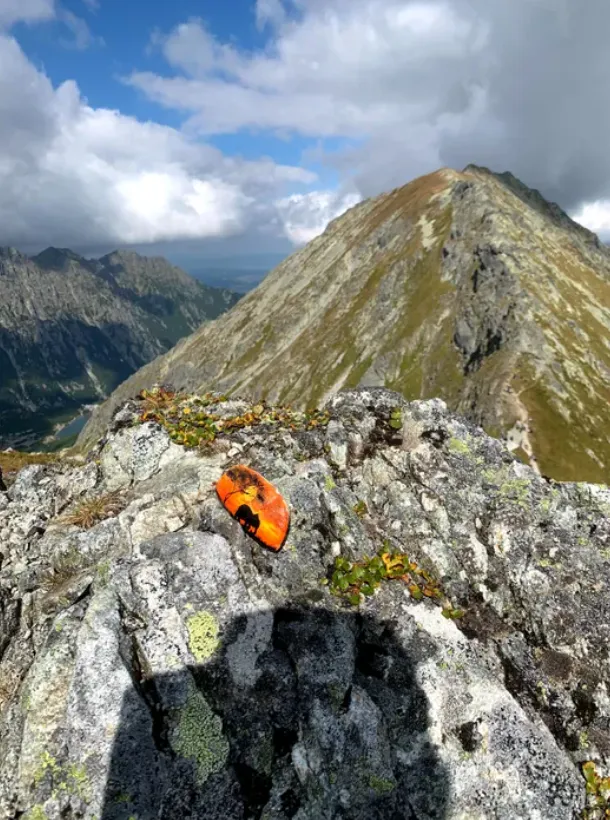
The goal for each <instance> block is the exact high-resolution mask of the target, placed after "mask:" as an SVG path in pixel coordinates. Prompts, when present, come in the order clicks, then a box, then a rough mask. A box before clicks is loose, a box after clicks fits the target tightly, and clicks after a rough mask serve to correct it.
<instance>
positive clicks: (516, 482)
mask: <svg viewBox="0 0 610 820" xmlns="http://www.w3.org/2000/svg"><path fill="white" fill-rule="evenodd" d="M530 487H531V482H530V481H528V479H527V478H513V479H510V480H509V481H505V482H504V483H503V484H502V485H501V486H500V489H499V495H500V497H501V498H504V499H506V500H507V501H511V502H512V503H514V504H516V505H517V506H518V507H522V508H523V509H525V510H527V509H529V504H528V499H529V491H530Z"/></svg>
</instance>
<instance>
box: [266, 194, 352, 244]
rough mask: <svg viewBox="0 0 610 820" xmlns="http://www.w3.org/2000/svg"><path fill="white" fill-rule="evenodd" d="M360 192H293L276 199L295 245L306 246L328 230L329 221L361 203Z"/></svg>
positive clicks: (284, 226) (286, 233)
mask: <svg viewBox="0 0 610 820" xmlns="http://www.w3.org/2000/svg"><path fill="white" fill-rule="evenodd" d="M360 199H361V197H360V196H359V195H358V194H355V193H351V194H343V195H341V194H338V193H337V192H336V191H311V192H310V193H307V194H292V195H291V196H288V197H284V198H282V199H280V200H278V201H277V202H276V207H277V210H278V214H279V218H280V222H281V223H282V226H283V230H284V233H285V235H286V236H287V237H288V239H290V241H291V242H293V243H294V244H295V245H305V244H306V243H307V242H310V241H311V240H312V239H314V238H315V237H316V236H319V235H320V234H321V233H323V232H324V230H325V228H326V227H327V225H328V223H329V222H331V221H332V220H333V219H336V218H337V217H338V216H341V214H342V213H344V212H345V211H347V210H348V209H349V208H352V207H353V206H354V205H357V204H358V203H359V202H360Z"/></svg>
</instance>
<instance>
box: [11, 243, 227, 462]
mask: <svg viewBox="0 0 610 820" xmlns="http://www.w3.org/2000/svg"><path fill="white" fill-rule="evenodd" d="M238 299H239V295H238V294H236V293H234V292H232V291H229V290H227V289H225V288H212V287H207V286H205V285H203V284H202V283H201V282H198V281H196V280H195V279H193V278H192V277H191V276H189V275H188V274H186V273H185V272H184V271H183V270H180V268H177V267H175V266H173V265H171V264H170V263H169V262H167V261H166V260H165V259H162V258H160V257H155V258H147V257H143V256H140V255H138V254H136V253H133V252H125V251H116V252H114V253H110V254H108V255H106V256H103V257H102V258H101V259H85V258H84V257H82V256H79V255H78V254H76V253H74V252H73V251H70V250H68V249H65V248H47V249H46V250H45V251H43V252H42V253H40V254H38V255H37V256H34V257H27V256H25V255H23V254H21V253H19V251H16V250H15V249H13V248H0V447H6V446H9V445H13V446H29V445H32V444H33V443H34V442H35V441H38V440H39V439H40V438H41V437H42V436H44V435H45V434H47V433H49V432H50V431H51V430H52V428H53V425H54V424H55V423H58V422H62V421H65V420H66V419H69V418H70V416H73V415H74V414H75V413H77V412H78V410H79V408H81V407H82V406H83V405H87V404H91V403H96V402H99V401H100V400H101V399H103V398H104V397H105V396H107V395H108V394H109V393H110V392H112V390H113V389H114V388H115V387H116V386H117V385H118V384H119V383H120V382H122V381H123V380H124V379H125V378H127V377H128V376H129V375H130V374H131V373H133V372H134V371H135V370H137V369H138V368H140V367H141V366H142V365H144V364H146V363H147V362H149V361H150V360H151V359H154V358H155V356H158V355H160V354H161V353H164V352H165V351H167V350H168V349H169V348H171V347H172V346H173V345H174V344H175V343H176V342H177V341H178V340H179V339H181V338H182V337H183V336H185V335H187V334H189V333H191V332H192V331H193V330H195V329H196V328H198V327H199V326H200V325H201V324H202V323H203V322H206V321H208V320H210V319H214V318H216V317H217V316H219V315H220V314H221V313H223V312H224V311H226V310H227V309H228V308H230V307H231V306H232V305H234V304H235V303H236V302H237V301H238Z"/></svg>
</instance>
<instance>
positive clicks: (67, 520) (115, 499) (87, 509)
mask: <svg viewBox="0 0 610 820" xmlns="http://www.w3.org/2000/svg"><path fill="white" fill-rule="evenodd" d="M124 507H125V504H124V500H123V499H122V498H121V496H120V494H119V493H118V492H114V493H106V494H105V495H100V496H96V497H93V498H87V499H85V500H84V501H81V502H80V503H79V504H78V505H77V506H76V507H74V509H73V510H72V511H71V512H69V513H66V515H64V516H62V517H61V519H60V521H61V522H62V523H63V524H73V525H75V526H77V527H80V528H81V529H83V530H90V529H91V528H92V527H95V525H96V524H99V523H100V521H104V520H105V519H106V518H112V517H113V516H115V515H117V514H118V513H120V512H121V510H123V509H124Z"/></svg>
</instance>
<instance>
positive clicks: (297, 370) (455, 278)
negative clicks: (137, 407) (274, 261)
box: [82, 166, 610, 481]
mask: <svg viewBox="0 0 610 820" xmlns="http://www.w3.org/2000/svg"><path fill="white" fill-rule="evenodd" d="M591 236H592V235H591V234H590V233H589V232H586V231H584V229H580V228H579V227H578V226H576V225H575V223H573V222H572V221H571V220H570V219H569V218H568V217H567V216H566V215H565V214H564V213H563V211H561V209H559V208H558V207H557V206H554V205H553V204H552V203H547V202H546V201H545V200H544V199H543V198H542V196H541V195H540V194H539V193H537V192H535V191H532V190H531V189H528V188H527V187H526V186H524V185H523V184H522V183H520V182H519V181H518V180H517V179H516V178H515V177H513V176H512V175H509V174H495V173H493V172H490V171H487V170H482V169H479V168H477V167H476V166H468V168H467V169H466V170H465V171H464V172H461V173H460V172H458V171H454V170H451V169H441V170H439V171H436V172H434V173H432V174H428V175H426V176H424V177H420V178H419V179H415V180H413V181H412V182H410V183H409V184H408V185H405V186H403V187H401V188H396V189H395V190H393V191H391V192H389V193H387V194H382V195H380V196H377V197H375V198H373V199H369V200H366V201H364V202H362V203H360V204H359V205H358V206H357V207H355V208H352V209H351V210H350V211H348V212H347V213H345V214H344V215H343V216H341V217H339V218H338V219H336V220H334V221H333V223H331V225H330V226H329V227H328V228H327V230H326V232H325V233H324V235H323V236H320V237H318V238H317V239H315V240H314V241H313V242H312V243H310V244H309V245H307V246H306V247H304V248H303V249H301V250H299V251H297V252H296V253H295V254H293V256H291V257H290V258H289V259H287V260H285V261H284V262H283V263H282V264H281V265H280V266H279V267H278V268H276V269H275V270H274V271H272V272H271V273H270V274H269V275H268V276H267V278H266V279H265V280H264V281H263V282H262V283H261V284H260V285H259V286H258V287H257V288H256V289H255V290H254V291H251V292H250V293H249V294H248V295H247V296H245V297H244V298H243V299H242V300H241V302H239V303H238V304H237V305H236V306H235V308H234V309H233V310H231V311H230V312H229V313H228V314H226V315H224V316H222V317H220V318H219V319H218V320H217V321H216V322H215V323H214V324H213V325H211V326H210V325H208V326H204V327H202V328H200V329H199V330H197V331H196V332H195V333H194V334H193V335H192V336H190V337H188V338H187V339H185V340H184V341H182V342H181V344H180V345H179V346H178V347H177V348H174V349H173V350H171V351H169V352H168V353H167V354H166V355H165V356H163V357H159V358H158V359H157V360H156V361H155V362H153V363H151V364H150V365H148V366H147V367H146V368H144V369H143V370H142V371H140V372H139V373H137V374H135V375H134V376H133V377H132V378H131V379H129V380H128V381H127V382H125V383H124V384H123V385H121V387H120V389H119V390H118V391H117V392H116V393H115V394H114V395H113V396H112V398H111V399H110V401H109V402H108V403H107V404H106V405H102V407H101V408H100V409H99V412H98V413H97V414H96V415H95V416H94V417H93V419H92V420H91V422H90V424H89V427H88V428H87V429H86V430H85V432H84V433H83V436H82V442H83V443H84V442H87V441H88V442H91V440H92V438H93V439H94V438H95V437H96V435H99V434H101V431H102V430H103V429H104V426H105V424H106V421H107V418H108V414H111V413H112V409H113V407H116V406H117V404H118V403H120V402H121V401H123V400H124V399H126V398H129V397H130V396H131V395H133V394H135V393H137V392H138V390H140V389H142V388H148V387H150V386H151V384H153V383H155V382H160V383H163V382H165V381H170V382H172V383H173V384H174V386H175V387H176V388H180V389H186V390H195V391H200V390H203V391H205V390H220V391H221V392H225V393H226V392H230V391H239V392H240V393H241V394H242V395H246V396H251V397H256V398H259V397H262V398H266V399H268V400H269V401H274V402H280V403H281V402H288V403H290V404H292V405H294V406H300V407H309V406H315V405H319V404H321V403H323V402H324V401H325V400H326V399H327V398H328V397H329V396H331V395H332V394H333V393H335V392H336V391H337V390H339V389H340V388H343V387H355V386H358V385H361V386H380V387H388V388H390V389H393V390H395V391H398V392H400V393H402V394H403V395H404V396H406V397H407V398H408V399H428V398H434V397H440V398H442V399H444V400H445V401H446V402H447V403H448V404H449V406H450V407H451V408H452V409H453V410H456V411H458V412H462V413H465V414H467V415H468V416H469V417H470V418H471V419H472V420H473V421H475V422H476V423H478V424H481V425H482V426H483V427H485V428H486V429H487V430H488V431H490V432H492V434H493V435H504V436H505V437H506V438H507V439H508V440H509V441H510V442H511V446H512V448H513V449H514V450H515V452H517V453H518V454H519V455H520V456H521V457H522V458H523V459H524V460H525V461H528V462H529V463H530V464H532V465H535V467H536V469H539V470H540V471H541V472H542V473H543V474H545V475H549V476H552V477H553V478H559V479H570V480H584V481H587V480H588V481H605V480H607V477H608V470H609V469H610V429H609V425H608V407H609V406H610V387H609V383H610V380H609V378H608V374H609V373H610V253H608V252H607V251H606V250H605V249H601V248H600V247H599V246H598V245H597V244H596V243H595V242H594V241H592V240H591V239H590V237H591Z"/></svg>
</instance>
